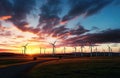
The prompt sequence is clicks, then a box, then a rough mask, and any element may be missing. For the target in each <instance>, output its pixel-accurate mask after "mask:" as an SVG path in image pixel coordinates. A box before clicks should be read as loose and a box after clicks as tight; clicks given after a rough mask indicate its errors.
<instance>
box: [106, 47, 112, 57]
mask: <svg viewBox="0 0 120 78" xmlns="http://www.w3.org/2000/svg"><path fill="white" fill-rule="evenodd" d="M107 47H108V52H109V53H108V56H111V48H110V46H109V45H108V46H107Z"/></svg>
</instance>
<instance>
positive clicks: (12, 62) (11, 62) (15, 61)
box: [0, 57, 32, 68]
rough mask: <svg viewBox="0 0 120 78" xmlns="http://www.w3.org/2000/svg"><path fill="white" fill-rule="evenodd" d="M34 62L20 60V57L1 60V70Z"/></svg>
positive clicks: (25, 59) (29, 59)
mask: <svg viewBox="0 0 120 78" xmlns="http://www.w3.org/2000/svg"><path fill="white" fill-rule="evenodd" d="M30 61H32V58H22V57H21V58H20V57H12V58H11V57H10V58H7V57H5V58H0V68H2V67H7V66H11V65H15V64H18V63H25V62H30Z"/></svg>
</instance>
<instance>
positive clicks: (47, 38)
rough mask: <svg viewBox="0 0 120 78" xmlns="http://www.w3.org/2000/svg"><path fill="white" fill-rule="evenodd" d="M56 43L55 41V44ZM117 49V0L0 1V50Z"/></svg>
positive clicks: (119, 32) (119, 31) (119, 44)
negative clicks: (54, 48)
mask: <svg viewBox="0 0 120 78" xmlns="http://www.w3.org/2000/svg"><path fill="white" fill-rule="evenodd" d="M55 42H56V43H55ZM53 43H55V46H56V53H60V52H61V53H62V52H63V49H64V47H66V52H74V47H77V52H79V51H80V46H84V52H89V51H90V50H89V46H93V49H94V50H95V49H96V48H97V49H98V51H106V52H107V51H108V46H110V47H111V49H112V51H113V52H119V50H120V1H119V0H0V52H12V53H22V52H23V50H24V47H23V46H25V45H26V44H28V45H27V46H26V47H27V50H26V53H28V54H34V53H39V52H40V48H42V52H44V50H45V49H46V53H51V52H52V44H53Z"/></svg>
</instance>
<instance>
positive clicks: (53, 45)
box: [49, 40, 57, 56]
mask: <svg viewBox="0 0 120 78" xmlns="http://www.w3.org/2000/svg"><path fill="white" fill-rule="evenodd" d="M56 42H57V40H56V41H54V42H53V43H49V44H51V45H52V48H53V56H55V47H56V46H55V44H56Z"/></svg>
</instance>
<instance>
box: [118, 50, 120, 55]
mask: <svg viewBox="0 0 120 78" xmlns="http://www.w3.org/2000/svg"><path fill="white" fill-rule="evenodd" d="M118 53H119V56H120V48H119V49H118Z"/></svg>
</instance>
